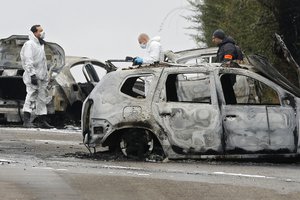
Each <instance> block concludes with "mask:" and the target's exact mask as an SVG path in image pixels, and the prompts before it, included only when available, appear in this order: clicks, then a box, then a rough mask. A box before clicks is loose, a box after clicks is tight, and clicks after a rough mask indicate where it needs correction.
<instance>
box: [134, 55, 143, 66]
mask: <svg viewBox="0 0 300 200" xmlns="http://www.w3.org/2000/svg"><path fill="white" fill-rule="evenodd" d="M141 64H143V58H140V57H135V58H134V59H133V65H141Z"/></svg>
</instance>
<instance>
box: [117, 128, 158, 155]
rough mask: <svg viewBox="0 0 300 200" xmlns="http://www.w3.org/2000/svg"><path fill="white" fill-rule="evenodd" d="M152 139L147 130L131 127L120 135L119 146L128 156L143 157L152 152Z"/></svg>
mask: <svg viewBox="0 0 300 200" xmlns="http://www.w3.org/2000/svg"><path fill="white" fill-rule="evenodd" d="M153 147H154V140H153V137H152V135H151V134H150V133H149V131H147V130H139V129H132V130H129V131H127V132H126V133H124V134H123V135H122V136H121V139H120V148H121V151H122V153H123V154H124V155H125V156H126V157H129V158H134V159H144V158H146V157H147V156H149V154H150V153H151V152H152V150H153Z"/></svg>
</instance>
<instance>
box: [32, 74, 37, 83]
mask: <svg viewBox="0 0 300 200" xmlns="http://www.w3.org/2000/svg"><path fill="white" fill-rule="evenodd" d="M31 84H32V85H37V84H38V81H37V78H36V76H35V74H34V75H32V76H31Z"/></svg>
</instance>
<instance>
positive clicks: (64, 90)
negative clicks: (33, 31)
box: [0, 35, 115, 122]
mask: <svg viewBox="0 0 300 200" xmlns="http://www.w3.org/2000/svg"><path fill="white" fill-rule="evenodd" d="M27 40H28V36H25V35H13V36H11V37H8V38H6V39H1V40H0V118H1V121H3V122H20V121H22V108H23V104H24V100H25V96H26V87H25V85H24V83H23V78H22V76H23V73H24V69H23V68H22V65H21V59H20V50H21V48H22V46H23V44H24V43H25V42H26V41H27ZM45 52H46V58H47V64H48V69H50V70H49V76H50V80H51V81H50V83H49V88H48V89H49V95H51V96H52V97H53V98H52V101H51V102H50V104H49V105H47V107H48V114H56V115H52V117H54V118H55V116H58V115H60V114H61V115H64V117H66V115H65V114H67V117H69V118H70V119H71V118H72V119H78V120H79V119H80V115H81V106H82V103H83V101H84V99H85V98H86V96H87V95H88V94H89V93H90V91H91V90H92V89H93V87H94V85H95V84H96V82H98V81H99V77H98V74H99V73H97V68H101V69H102V71H103V74H106V73H107V72H110V71H111V70H115V69H110V68H109V67H108V66H107V65H105V64H104V63H102V62H100V61H98V60H94V59H89V58H85V57H65V53H64V50H63V48H62V47H61V46H59V45H58V44H55V43H51V42H47V43H46V45H45ZM78 67H80V68H81V70H82V72H81V73H82V74H83V75H84V77H85V78H86V81H85V82H83V83H79V82H78V81H76V72H75V73H74V72H73V73H72V70H73V69H75V68H78Z"/></svg>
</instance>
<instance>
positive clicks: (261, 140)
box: [219, 73, 298, 153]
mask: <svg viewBox="0 0 300 200" xmlns="http://www.w3.org/2000/svg"><path fill="white" fill-rule="evenodd" d="M251 74H252V75H253V76H251ZM233 76H234V77H235V78H236V82H235V83H234V84H233V82H231V84H228V82H230V80H231V81H232V77H233ZM219 77H220V79H219V80H220V84H221V85H222V87H221V88H222V90H223V92H222V93H223V96H224V98H223V100H224V103H223V104H222V106H221V108H222V121H223V128H224V138H225V145H226V146H225V150H226V152H227V153H236V152H238V153H254V152H256V153H257V152H263V153H274V152H284V153H290V152H295V151H296V146H297V145H296V143H297V142H296V141H297V138H298V136H297V123H296V114H295V113H296V112H295V108H294V107H293V106H292V105H293V103H292V102H294V101H295V100H294V97H293V96H292V95H291V94H289V93H288V92H286V91H285V90H283V89H282V88H280V87H279V86H277V85H276V84H274V83H272V82H271V81H269V80H267V79H265V78H263V77H261V76H258V75H256V74H253V73H247V74H229V73H221V74H220V75H219Z"/></svg>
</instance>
